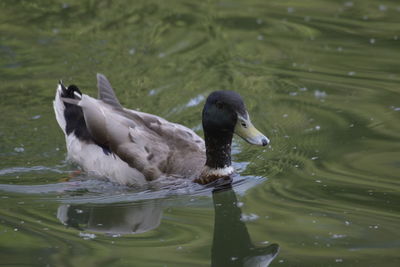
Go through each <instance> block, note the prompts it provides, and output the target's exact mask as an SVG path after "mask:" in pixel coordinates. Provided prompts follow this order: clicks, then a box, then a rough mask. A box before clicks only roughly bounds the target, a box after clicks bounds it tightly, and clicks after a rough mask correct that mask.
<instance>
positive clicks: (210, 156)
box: [197, 132, 233, 184]
mask: <svg viewBox="0 0 400 267" xmlns="http://www.w3.org/2000/svg"><path fill="white" fill-rule="evenodd" d="M232 137H233V133H231V132H212V133H210V132H205V133H204V139H205V143H206V158H207V159H206V164H205V166H204V168H203V171H202V173H201V176H200V179H198V180H197V182H199V183H202V184H206V183H209V182H212V181H214V180H216V179H219V178H223V177H225V178H228V177H229V176H230V175H231V174H232V173H233V167H232V166H231V165H232V162H231V145H232Z"/></svg>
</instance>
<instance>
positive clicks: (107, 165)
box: [66, 134, 147, 186]
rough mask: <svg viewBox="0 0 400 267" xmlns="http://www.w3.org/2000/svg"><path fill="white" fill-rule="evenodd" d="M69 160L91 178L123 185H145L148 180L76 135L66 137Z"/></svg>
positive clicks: (121, 161) (115, 157)
mask: <svg viewBox="0 0 400 267" xmlns="http://www.w3.org/2000/svg"><path fill="white" fill-rule="evenodd" d="M66 143H67V150H68V160H70V161H72V162H74V163H76V164H78V165H79V166H81V167H82V169H83V170H84V171H85V172H87V173H88V175H89V176H92V175H93V176H98V177H107V178H108V179H110V181H112V182H115V183H119V184H123V185H138V186H142V185H145V184H146V183H147V182H146V179H145V177H144V176H143V174H142V173H140V172H139V171H138V170H136V169H134V168H132V167H130V166H129V165H128V164H127V163H126V162H125V161H123V160H121V159H120V158H119V157H118V156H117V155H115V154H108V155H106V154H105V153H104V151H103V149H102V148H101V147H99V146H98V145H96V144H93V143H86V142H81V141H80V140H79V139H78V138H77V137H76V136H75V135H74V134H70V135H68V136H67V137H66Z"/></svg>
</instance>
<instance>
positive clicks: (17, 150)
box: [14, 147, 25, 153]
mask: <svg viewBox="0 0 400 267" xmlns="http://www.w3.org/2000/svg"><path fill="white" fill-rule="evenodd" d="M14 151H15V152H18V153H21V152H24V151H25V149H24V148H23V147H15V148H14Z"/></svg>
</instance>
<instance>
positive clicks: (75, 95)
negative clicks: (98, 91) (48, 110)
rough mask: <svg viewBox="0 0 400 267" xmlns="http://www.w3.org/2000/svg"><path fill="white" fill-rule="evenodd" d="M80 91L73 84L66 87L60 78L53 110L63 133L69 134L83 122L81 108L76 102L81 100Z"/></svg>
mask: <svg viewBox="0 0 400 267" xmlns="http://www.w3.org/2000/svg"><path fill="white" fill-rule="evenodd" d="M81 98H82V93H81V91H80V90H79V88H78V87H77V86H75V85H70V86H68V88H66V87H65V86H64V84H63V82H62V81H61V80H60V81H59V83H58V86H57V90H56V97H55V99H54V101H53V107H54V112H55V114H56V119H57V122H58V125H60V128H61V129H62V130H63V132H64V134H65V135H68V134H70V133H71V132H72V131H74V130H75V128H77V127H79V124H82V123H83V124H85V123H84V118H83V112H82V108H81V107H79V106H77V105H76V104H77V103H78V102H79V101H80V100H81Z"/></svg>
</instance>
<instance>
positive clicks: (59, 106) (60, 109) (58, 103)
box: [53, 85, 67, 134]
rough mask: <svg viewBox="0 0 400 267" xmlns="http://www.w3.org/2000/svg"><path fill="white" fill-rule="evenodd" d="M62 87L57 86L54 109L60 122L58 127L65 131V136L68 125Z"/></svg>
mask: <svg viewBox="0 0 400 267" xmlns="http://www.w3.org/2000/svg"><path fill="white" fill-rule="evenodd" d="M61 92H62V89H61V85H58V86H57V91H56V98H55V99H54V101H53V108H54V112H55V113H56V119H57V122H58V125H60V127H61V129H62V130H63V132H64V134H65V126H66V125H67V124H66V122H65V118H64V110H65V106H64V102H63V101H62V100H61Z"/></svg>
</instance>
